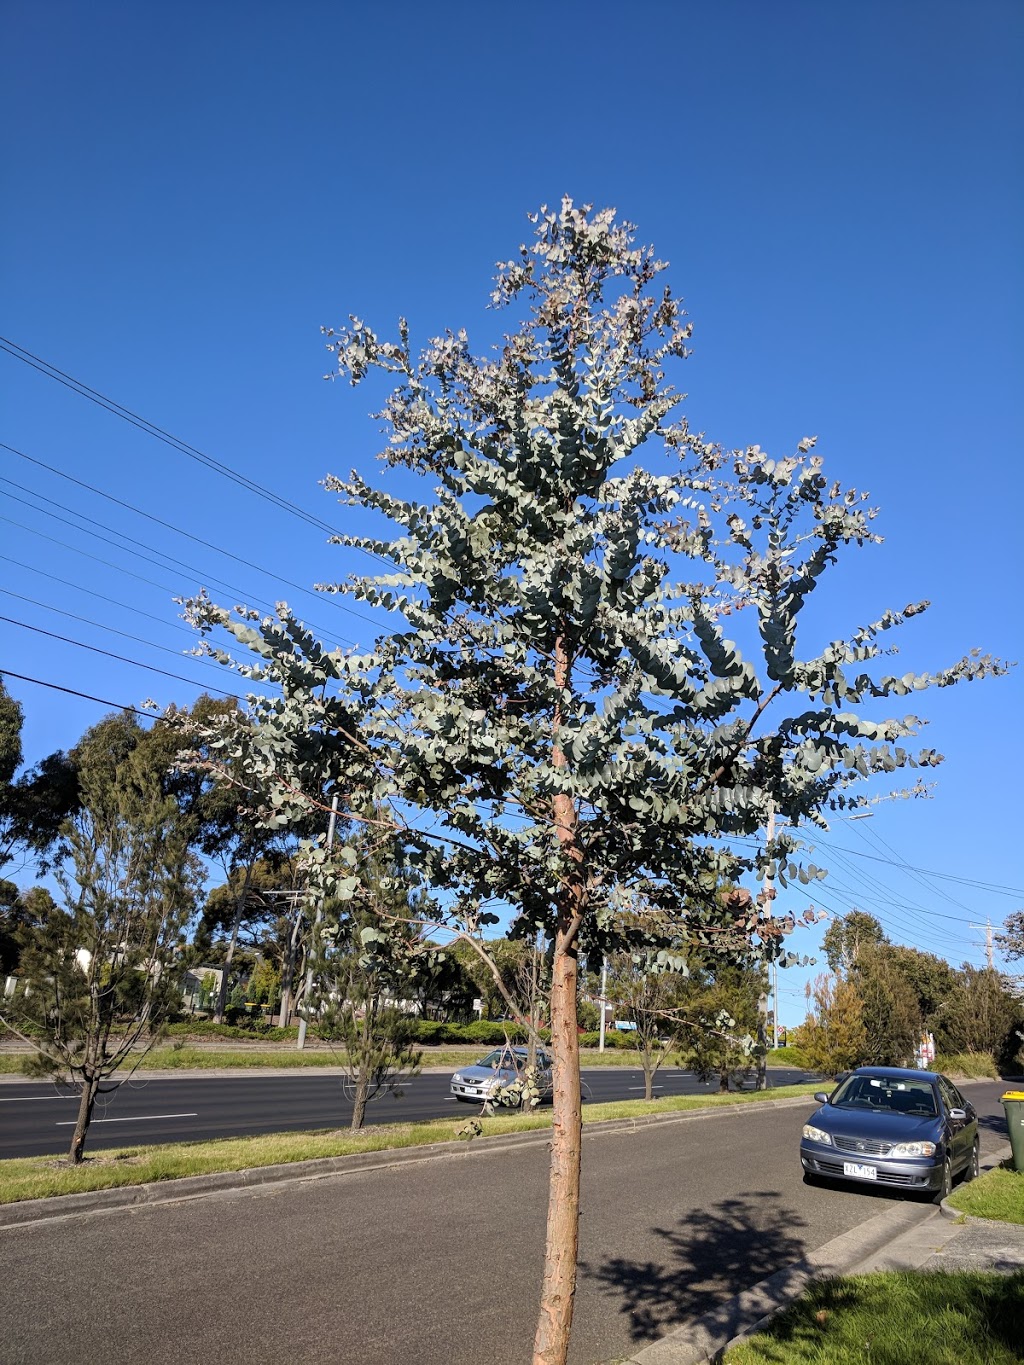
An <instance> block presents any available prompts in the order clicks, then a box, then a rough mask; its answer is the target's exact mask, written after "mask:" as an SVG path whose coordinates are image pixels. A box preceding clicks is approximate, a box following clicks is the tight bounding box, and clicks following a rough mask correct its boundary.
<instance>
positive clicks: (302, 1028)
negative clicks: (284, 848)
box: [297, 793, 338, 1048]
mask: <svg viewBox="0 0 1024 1365" xmlns="http://www.w3.org/2000/svg"><path fill="white" fill-rule="evenodd" d="M337 826H338V796H337V793H335V794H334V796H332V797H331V818H330V819H329V820H328V822H327V851H328V852H330V850H331V845H332V844H333V843H334V831H335V829H337ZM323 917H324V907H323V902H321V903H320V904H319V905H318V906H317V907H316V918H315V919H314V921H313V937H312V939H311V941H310V945H309V952H308V953H307V954H306V984H305V988H304V991H303V997H302V998H303V1000H304V1001H305V1002H306V1004H307V1008H308V1002H309V997H310V994H311V992H312V990H313V947H314V945H315V943H316V931H317V929H319V927H320V921H321V920H322V919H323ZM297 1046H298V1047H300V1048H304V1047H305V1046H306V1015H305V1012H304V1013H302V1014H300V1015H299V1041H298V1043H297Z"/></svg>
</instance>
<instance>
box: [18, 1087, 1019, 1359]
mask: <svg viewBox="0 0 1024 1365" xmlns="http://www.w3.org/2000/svg"><path fill="white" fill-rule="evenodd" d="M1003 1089H1004V1086H1003V1085H1002V1084H996V1083H988V1082H986V1083H984V1084H972V1085H969V1086H968V1087H967V1090H968V1093H969V1094H970V1096H971V1098H972V1100H973V1101H974V1103H975V1104H976V1105H977V1107H978V1109H979V1111H980V1113H981V1115H982V1120H983V1126H982V1143H983V1148H984V1149H991V1148H992V1147H993V1146H995V1145H998V1144H999V1143H1001V1142H1005V1140H1006V1137H1005V1132H1006V1130H1005V1124H1004V1122H1003V1118H1002V1110H1001V1107H1000V1105H999V1102H998V1096H999V1094H1001V1092H1002V1090H1003ZM812 1104H813V1101H811V1100H808V1103H807V1108H806V1109H805V1108H804V1107H803V1105H793V1106H787V1107H785V1108H780V1109H767V1108H759V1107H757V1106H749V1107H748V1106H744V1107H743V1108H742V1109H730V1110H724V1111H718V1112H716V1113H714V1114H710V1115H709V1114H703V1115H701V1116H699V1117H694V1118H690V1119H687V1120H684V1121H680V1122H669V1123H663V1124H659V1125H656V1126H649V1127H646V1128H635V1129H634V1128H631V1127H629V1126H626V1125H623V1126H616V1127H615V1128H614V1129H612V1130H607V1131H603V1132H598V1133H592V1134H590V1135H588V1136H586V1137H585V1138H584V1175H583V1201H582V1217H581V1220H580V1230H581V1241H580V1281H579V1292H578V1296H577V1308H576V1321H575V1327H574V1333H573V1345H572V1352H571V1360H572V1362H573V1365H595V1362H611V1361H615V1360H621V1359H622V1358H623V1357H625V1356H628V1355H629V1354H631V1353H632V1352H633V1351H634V1350H635V1349H637V1347H638V1346H639V1345H640V1344H642V1343H643V1342H645V1341H649V1340H652V1339H655V1338H657V1337H659V1336H661V1335H663V1334H664V1333H665V1332H667V1331H670V1330H671V1329H672V1328H673V1327H675V1326H678V1325H679V1324H680V1323H681V1322H683V1321H685V1320H686V1319H687V1318H690V1317H693V1316H696V1315H698V1314H700V1313H703V1312H705V1311H708V1310H710V1309H713V1308H716V1307H717V1306H719V1305H721V1304H722V1302H723V1300H724V1299H726V1298H727V1297H728V1296H731V1295H732V1294H735V1293H736V1292H738V1291H739V1290H741V1289H744V1288H747V1287H749V1286H750V1285H752V1284H754V1283H756V1282H757V1281H759V1280H761V1279H762V1278H764V1277H765V1276H766V1275H768V1274H770V1273H772V1272H774V1271H775V1270H777V1269H779V1268H780V1267H782V1266H785V1265H786V1264H787V1263H789V1262H791V1261H793V1260H795V1259H796V1258H798V1257H800V1256H801V1255H803V1254H804V1253H805V1252H807V1251H810V1250H812V1249H814V1248H816V1247H819V1246H821V1245H823V1244H824V1243H826V1242H828V1241H830V1240H831V1239H832V1238H833V1237H836V1236H837V1235H838V1234H840V1233H842V1232H845V1231H848V1230H849V1229H851V1228H854V1227H856V1226H858V1225H859V1224H860V1223H862V1222H865V1221H866V1220H868V1219H870V1218H872V1217H874V1216H875V1215H876V1214H878V1213H879V1211H880V1210H881V1209H884V1208H891V1207H892V1206H893V1205H894V1204H898V1205H899V1206H900V1208H908V1207H909V1209H910V1212H911V1215H915V1214H917V1213H919V1214H920V1216H921V1218H922V1219H923V1218H924V1217H926V1216H928V1215H930V1214H931V1212H932V1209H931V1206H930V1205H925V1204H921V1205H916V1204H914V1205H909V1206H908V1205H904V1203H903V1201H902V1199H901V1198H900V1196H899V1195H893V1194H890V1193H887V1192H885V1191H881V1190H871V1191H860V1190H843V1189H819V1188H813V1187H809V1186H805V1185H804V1184H803V1183H802V1178H801V1169H800V1161H799V1156H798V1136H799V1132H800V1127H801V1124H802V1123H803V1122H804V1120H805V1116H806V1114H807V1113H809V1112H810V1109H811V1106H812ZM547 1161H548V1153H547V1148H546V1144H545V1143H544V1142H543V1141H541V1142H537V1143H535V1144H531V1145H524V1146H517V1147H510V1148H505V1149H503V1150H494V1149H493V1148H492V1149H491V1150H488V1149H487V1148H486V1146H484V1145H471V1146H470V1147H461V1146H460V1147H459V1148H458V1149H457V1151H456V1153H455V1155H452V1156H447V1157H442V1158H434V1159H430V1160H423V1161H414V1162H410V1163H408V1164H402V1165H396V1166H390V1167H387V1166H386V1167H381V1168H379V1169H375V1170H358V1171H354V1172H353V1173H352V1174H349V1175H345V1176H338V1177H334V1176H332V1177H329V1178H326V1179H322V1180H315V1181H304V1182H298V1183H287V1184H282V1185H276V1186H272V1187H268V1186H264V1187H261V1188H256V1189H250V1190H245V1191H238V1192H231V1193H228V1194H221V1195H219V1196H217V1197H211V1198H204V1199H198V1200H193V1201H188V1202H181V1203H173V1204H160V1205H154V1206H150V1207H138V1208H134V1209H125V1210H117V1211H111V1212H107V1213H102V1214H98V1215H91V1216H84V1217H74V1218H61V1219H58V1220H55V1221H53V1222H48V1223H39V1224H35V1225H29V1226H26V1227H20V1228H9V1229H6V1230H2V1231H0V1266H2V1284H3V1323H2V1326H0V1365H16V1363H17V1365H83V1362H84V1363H85V1365H91V1363H92V1362H97V1363H98V1362H103V1365H138V1362H139V1361H145V1362H146V1365H180V1362H181V1361H183V1360H214V1361H222V1362H224V1363H225V1365H243V1363H244V1365H279V1363H280V1362H281V1361H287V1362H288V1365H323V1363H324V1362H330V1365H405V1363H406V1362H410V1365H411V1363H413V1362H414V1363H415V1365H480V1362H481V1361H486V1362H488V1365H527V1362H528V1361H529V1358H530V1347H531V1344H532V1340H533V1329H534V1323H535V1316H536V1306H537V1293H538V1286H539V1283H540V1273H541V1263H542V1255H543V1237H544V1214H545V1205H546V1198H547Z"/></svg>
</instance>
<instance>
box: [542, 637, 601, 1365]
mask: <svg viewBox="0 0 1024 1365" xmlns="http://www.w3.org/2000/svg"><path fill="white" fill-rule="evenodd" d="M554 663H555V685H556V686H557V687H558V688H560V689H561V690H562V691H563V692H564V691H567V690H568V689H569V687H570V682H571V673H572V661H571V656H570V654H569V651H568V648H567V646H566V641H565V639H564V637H559V639H557V640H556V642H555V653H554ZM561 723H562V707H561V703H560V702H559V703H556V705H555V709H554V714H553V717H552V731H553V735H552V737H553V741H554V742H553V743H552V746H551V761H552V763H553V764H554V766H555V767H556V768H565V767H567V766H568V764H567V761H566V757H565V754H564V752H563V750H562V748H561V745H560V744H559V741H558V732H559V729H560V727H561ZM551 813H552V815H553V817H554V829H555V837H556V838H557V840H558V843H559V846H560V849H561V853H562V856H563V858H564V867H565V872H564V873H563V879H562V885H561V889H560V890H559V893H558V903H557V910H558V919H557V928H556V931H555V942H554V952H553V955H552V962H551V1059H552V1071H553V1080H554V1094H553V1096H552V1136H551V1165H550V1172H549V1177H548V1221H547V1236H546V1240H545V1245H544V1279H543V1282H542V1286H541V1296H540V1311H539V1313H538V1316H537V1333H536V1336H535V1337H534V1341H533V1365H565V1362H566V1359H567V1358H568V1354H569V1332H570V1330H571V1328H572V1311H573V1305H574V1302H575V1298H576V1254H577V1250H578V1247H579V1234H580V1163H581V1157H582V1148H583V1109H582V1103H581V1096H580V1035H579V1029H578V1028H577V1024H578V1022H579V1020H578V1014H579V1010H578V1001H577V994H576V992H577V986H578V978H579V961H578V944H579V931H580V926H581V924H582V923H583V920H584V917H585V914H586V910H587V908H588V906H587V898H588V893H587V886H586V878H585V873H584V870H583V850H582V848H581V847H580V842H579V830H578V824H579V813H578V811H577V809H576V804H575V802H574V801H573V799H572V797H571V796H569V795H568V793H566V792H559V793H557V794H556V795H555V797H554V798H553V800H552V802H551Z"/></svg>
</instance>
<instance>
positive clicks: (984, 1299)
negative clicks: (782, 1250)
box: [724, 1271, 1024, 1365]
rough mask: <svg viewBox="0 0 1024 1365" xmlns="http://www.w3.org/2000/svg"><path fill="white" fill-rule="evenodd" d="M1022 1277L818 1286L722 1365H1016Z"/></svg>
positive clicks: (904, 1278) (903, 1278)
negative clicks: (922, 1364)
mask: <svg viewBox="0 0 1024 1365" xmlns="http://www.w3.org/2000/svg"><path fill="white" fill-rule="evenodd" d="M1022 1323H1024V1272H1021V1271H1018V1272H1017V1273H1016V1274H1014V1275H1010V1276H1006V1275H997V1274H990V1273H981V1272H977V1271H972V1272H961V1273H949V1272H945V1273H944V1272H941V1271H940V1272H931V1273H928V1272H924V1271H914V1272H904V1271H900V1272H893V1273H889V1274H879V1275H854V1276H850V1277H848V1278H846V1279H835V1280H823V1281H820V1282H818V1283H817V1284H813V1285H811V1286H810V1288H809V1289H808V1290H807V1292H806V1293H805V1294H804V1295H803V1296H802V1297H801V1298H799V1299H798V1300H797V1301H796V1303H795V1304H793V1305H792V1306H791V1307H790V1308H788V1309H786V1311H785V1312H784V1313H781V1314H780V1315H779V1316H778V1317H777V1318H775V1319H774V1321H773V1322H772V1324H771V1326H770V1327H769V1328H768V1329H767V1330H766V1331H764V1332H761V1333H759V1334H758V1335H757V1336H755V1337H751V1338H750V1340H749V1341H747V1342H745V1343H744V1344H743V1345H742V1346H737V1347H734V1348H733V1349H732V1350H731V1351H728V1352H727V1353H726V1355H725V1359H724V1365H768V1362H772V1365H778V1362H780V1361H784V1362H786V1365H812V1362H813V1365H854V1362H856V1363H857V1365H907V1362H910V1361H927V1363H928V1365H965V1362H967V1361H979V1362H980V1361H984V1362H985V1365H1011V1362H1019V1361H1020V1360H1021V1340H1022V1338H1021V1324H1022Z"/></svg>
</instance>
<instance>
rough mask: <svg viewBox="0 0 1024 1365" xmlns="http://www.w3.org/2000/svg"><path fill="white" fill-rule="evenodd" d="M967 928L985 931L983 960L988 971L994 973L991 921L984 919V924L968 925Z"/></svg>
mask: <svg viewBox="0 0 1024 1365" xmlns="http://www.w3.org/2000/svg"><path fill="white" fill-rule="evenodd" d="M967 927H968V928H969V929H979V930H980V929H984V930H985V960H986V962H987V963H988V969H989V971H990V972H994V971H995V969H996V962H995V954H994V950H993V944H992V921H991V920H990V919H987V918H986V920H985V923H984V924H969V925H968V926H967Z"/></svg>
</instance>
